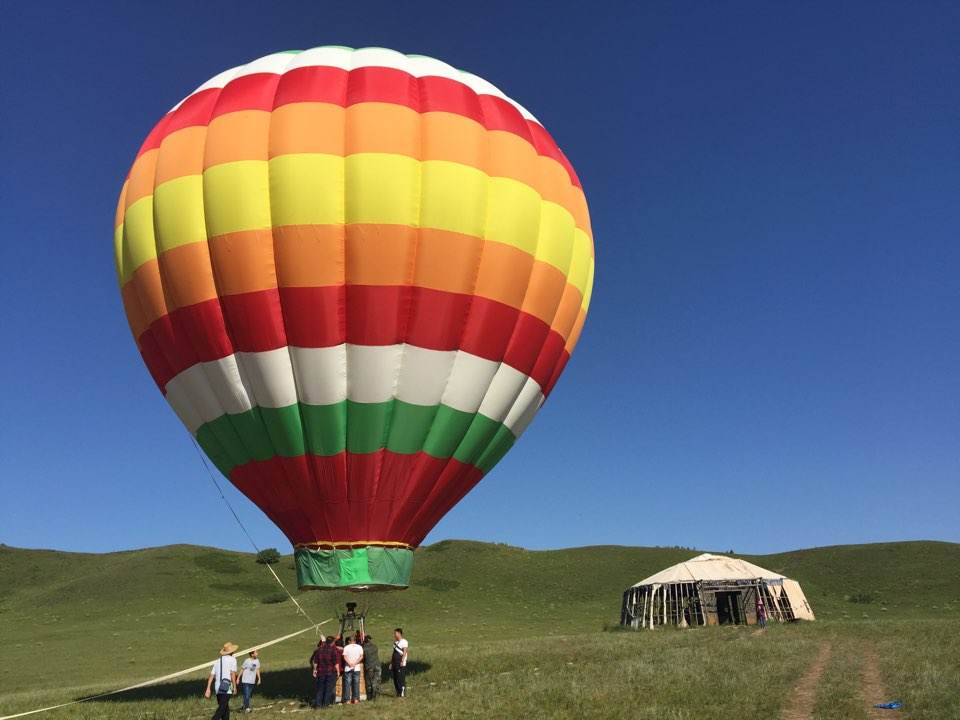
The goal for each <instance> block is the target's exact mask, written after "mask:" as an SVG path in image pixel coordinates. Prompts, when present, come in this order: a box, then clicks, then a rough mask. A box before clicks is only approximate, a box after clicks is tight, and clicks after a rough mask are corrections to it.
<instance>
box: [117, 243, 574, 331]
mask: <svg viewBox="0 0 960 720" xmlns="http://www.w3.org/2000/svg"><path fill="white" fill-rule="evenodd" d="M159 264H160V268H162V271H163V283H164V285H165V287H163V288H161V285H160V271H159V270H158V267H157V260H150V261H148V262H147V263H145V264H144V265H143V266H141V267H140V268H138V269H137V270H136V272H134V274H133V276H132V277H131V279H130V281H129V282H128V283H126V285H125V286H124V292H125V293H126V292H127V291H128V290H127V289H128V288H130V287H134V288H136V292H137V293H138V294H139V295H140V296H141V297H143V298H145V300H144V309H143V311H142V315H143V318H142V320H141V321H140V322H138V327H139V326H145V325H149V324H150V323H152V322H154V321H155V320H157V319H158V318H159V317H160V316H161V315H163V314H166V312H167V308H168V307H169V310H173V309H176V308H180V307H187V306H191V305H195V304H198V303H200V302H204V301H206V300H211V299H213V298H215V297H217V296H218V295H219V296H221V297H224V296H230V295H243V294H246V293H252V292H259V291H262V290H270V289H273V288H276V287H308V288H313V287H327V286H337V285H342V284H344V283H346V284H349V285H377V286H391V285H393V286H400V285H413V286H416V287H423V288H428V289H431V290H440V291H444V292H452V293H459V294H463V295H470V294H473V295H477V296H479V297H484V298H487V299H490V300H495V301H497V302H499V303H503V304H504V305H507V306H509V307H512V308H515V309H518V310H523V311H524V312H526V313H528V314H530V315H532V316H533V317H536V318H538V319H540V320H542V321H543V322H544V323H547V324H548V325H551V326H552V327H554V328H555V329H557V331H558V332H559V333H560V334H561V335H563V337H564V338H566V337H567V335H568V334H569V332H570V328H571V326H572V325H573V322H574V320H575V318H576V314H577V311H578V310H579V309H580V303H581V300H582V297H581V295H580V292H579V290H577V289H576V288H575V287H574V286H572V285H569V284H568V283H567V282H566V278H565V277H564V276H563V274H562V273H561V272H560V271H559V270H557V269H556V268H554V267H553V266H552V265H549V264H547V263H544V262H541V261H535V260H534V259H533V257H532V256H531V255H529V254H528V253H525V252H523V251H522V250H518V249H517V248H514V247H512V246H509V245H504V244H502V243H497V242H492V241H484V240H481V239H480V238H476V237H473V236H471V235H463V234H461V233H455V232H450V231H446V230H436V229H429V228H421V229H417V228H411V227H409V226H405V225H376V224H356V225H347V226H342V225H306V226H288V227H283V228H275V229H274V230H273V231H272V232H271V231H270V230H269V229H262V230H249V231H241V232H236V233H229V234H227V235H222V236H218V237H215V238H212V239H211V240H210V241H209V242H208V243H190V244H188V245H181V246H179V247H176V248H172V249H170V250H166V251H164V252H162V253H161V254H160V260H159ZM214 278H215V279H216V284H214ZM164 290H165V292H164ZM157 313H160V314H159V315H158V314H157ZM138 335H139V333H138Z"/></svg>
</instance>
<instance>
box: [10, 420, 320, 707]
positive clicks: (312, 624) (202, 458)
mask: <svg viewBox="0 0 960 720" xmlns="http://www.w3.org/2000/svg"><path fill="white" fill-rule="evenodd" d="M190 440H191V441H192V442H193V448H194V450H196V451H197V455H199V456H200V462H202V463H203V467H204V468H206V471H207V475H208V476H209V477H210V482H212V483H213V486H214V487H215V488H216V489H217V493H218V494H219V495H220V499H221V500H223V502H224V503H225V504H226V506H227V508H228V509H229V510H230V514H231V515H233V519H234V520H236V521H237V525H239V526H240V529H241V530H242V531H243V534H244V535H246V536H247V540H249V541H250V545H252V546H253V549H254V552H256V553H257V554H259V553H260V548H259V547H258V546H257V543H256V542H254V540H253V536H251V535H250V533H249V532H248V531H247V528H246V526H245V525H244V524H243V521H242V520H240V516H239V515H237V511H236V510H234V509H233V505H231V504H230V501H229V500H228V499H227V496H226V495H224V494H223V488H222V487H220V483H218V482H217V478H216V476H215V475H214V474H213V470H211V469H210V465H209V463H207V458H206V457H205V456H204V454H203V451H202V450H201V449H200V446H199V445H198V444H197V441H196V438H194V437H193V436H192V435H191V436H190ZM264 565H265V566H266V568H267V570H269V571H270V574H271V575H273V579H274V580H276V581H277V584H278V585H279V586H280V587H281V588H283V591H284V592H285V593H286V594H287V597H288V598H290V600H291V602H293V604H294V605H295V606H296V608H297V612H298V613H300V614H301V615H303V616H304V617H305V618H306V619H307V621H308V622H309V623H310V626H309V627H306V628H304V629H303V630H298V631H297V632H295V633H290V634H289V635H284V636H283V637H280V638H276V639H274V640H269V641H267V642H265V643H261V644H260V645H255V646H253V647H251V648H247V649H246V650H240V651H238V652H239V654H241V655H242V654H244V653H248V652H250V651H252V650H259V649H260V648H265V647H269V646H270V645H276V644H277V643H281V642H283V641H284V640H289V639H290V638H293V637H296V636H297V635H303V634H304V633H305V632H308V631H310V630H313V631H315V632H318V633H319V632H320V626H321V625H326V624H327V623H328V622H330V621H331V620H333V618H327V619H326V620H324V621H322V622H314V621H313V618H311V617H310V615H309V614H308V613H307V611H306V610H304V609H303V606H302V605H300V603H298V602H297V599H296V598H295V597H294V596H293V593H291V592H290V591H289V590H288V589H287V586H286V585H284V584H283V580H281V579H280V576H279V575H277V573H276V572H275V571H274V569H273V568H272V567H270V564H269V563H264ZM321 637H322V635H321ZM213 662H216V661H215V660H213V661H210V662H205V663H201V664H200V665H194V666H193V667H189V668H187V669H186V670H178V671H177V672H175V673H171V674H170V675H164V676H163V677H157V678H152V679H150V680H144V681H143V682H141V683H137V684H136V685H129V686H128V687H125V688H120V689H119V690H111V691H110V692H105V693H100V694H99V695H91V696H89V697H85V698H80V699H79V700H71V701H70V702H66V703H61V704H59V705H51V706H50V707H45V708H38V709H36V710H27V711H26V712H22V713H16V714H15V715H4V716H3V717H0V720H12V718H20V717H25V716H27V715H35V714H36V713H42V712H47V711H48V710H56V709H57V708H62V707H68V706H70V705H76V704H77V703H82V702H87V701H89V700H97V699H99V698H104V697H107V696H109V695H117V694H119V693H123V692H127V691H129V690H137V689H139V688H143V687H147V686H148V685H155V684H157V683H161V682H165V681H167V680H173V679H174V678H178V677H181V676H183V675H189V674H190V673H193V672H198V671H199V670H204V669H206V668H208V667H210V666H211V665H212V664H213Z"/></svg>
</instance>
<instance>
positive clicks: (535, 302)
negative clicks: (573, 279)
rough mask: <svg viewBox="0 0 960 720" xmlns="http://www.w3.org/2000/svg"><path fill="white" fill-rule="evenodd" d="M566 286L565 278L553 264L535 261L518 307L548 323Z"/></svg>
mask: <svg viewBox="0 0 960 720" xmlns="http://www.w3.org/2000/svg"><path fill="white" fill-rule="evenodd" d="M566 286H567V278H566V277H565V276H564V275H563V273H561V272H560V271H559V270H557V269H556V268H555V267H553V265H548V264H547V263H543V262H535V263H534V264H533V270H532V272H531V273H530V281H529V283H528V285H527V293H526V295H525V296H524V298H523V305H522V306H521V307H520V309H521V310H522V311H523V312H525V313H529V314H530V315H533V316H534V317H536V318H540V319H541V320H543V321H544V322H545V323H547V324H548V325H549V324H550V323H551V322H552V321H553V318H554V317H555V316H556V314H557V307H558V306H559V304H560V298H561V297H562V296H563V289H564V288H565V287H566Z"/></svg>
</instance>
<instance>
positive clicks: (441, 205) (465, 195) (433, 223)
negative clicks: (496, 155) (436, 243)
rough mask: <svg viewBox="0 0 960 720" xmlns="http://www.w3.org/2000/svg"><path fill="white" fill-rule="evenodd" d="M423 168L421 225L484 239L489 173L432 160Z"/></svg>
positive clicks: (466, 166)
mask: <svg viewBox="0 0 960 720" xmlns="http://www.w3.org/2000/svg"><path fill="white" fill-rule="evenodd" d="M420 165H421V166H422V172H423V187H422V191H421V198H420V201H421V203H422V208H421V214H420V219H419V224H420V225H421V226H422V227H433V228H437V229H439V230H449V231H451V232H457V233H462V234H463V235H472V236H473V237H478V238H482V237H484V225H485V224H486V215H487V185H488V178H487V175H486V173H484V172H483V171H482V170H477V169H476V168H475V167H471V166H470V165H461V164H459V163H453V162H448V161H446V160H428V161H426V162H423V163H420ZM488 229H489V228H488ZM488 237H489V235H488Z"/></svg>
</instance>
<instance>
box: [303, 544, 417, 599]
mask: <svg viewBox="0 0 960 720" xmlns="http://www.w3.org/2000/svg"><path fill="white" fill-rule="evenodd" d="M293 557H294V563H295V565H296V568H297V586H298V587H299V588H300V589H301V590H350V591H353V592H370V591H374V592H376V591H382V590H403V589H405V588H406V587H408V586H409V585H410V572H411V570H412V569H413V548H409V547H396V546H382V545H367V546H361V547H348V548H339V547H326V548H325V547H298V548H295V549H294V553H293Z"/></svg>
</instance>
